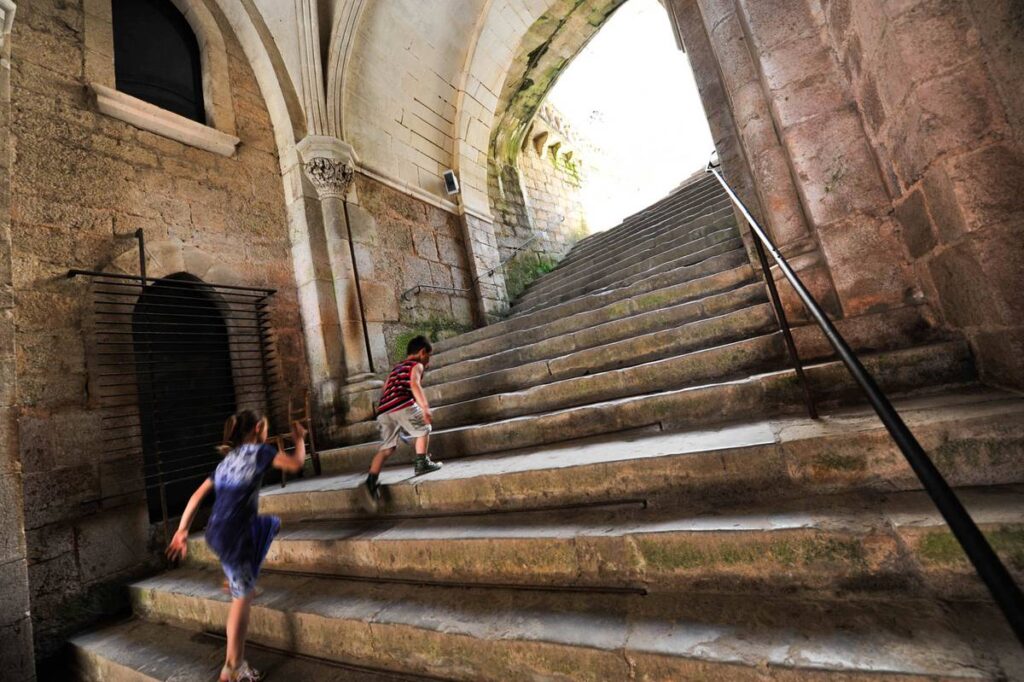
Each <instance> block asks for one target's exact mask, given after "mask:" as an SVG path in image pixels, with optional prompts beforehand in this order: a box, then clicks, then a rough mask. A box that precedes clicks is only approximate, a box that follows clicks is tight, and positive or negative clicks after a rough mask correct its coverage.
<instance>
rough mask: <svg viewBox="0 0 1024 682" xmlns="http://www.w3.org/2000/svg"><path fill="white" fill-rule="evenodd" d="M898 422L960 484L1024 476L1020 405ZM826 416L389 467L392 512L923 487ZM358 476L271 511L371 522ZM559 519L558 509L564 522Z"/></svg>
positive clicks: (880, 436)
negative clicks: (428, 467)
mask: <svg viewBox="0 0 1024 682" xmlns="http://www.w3.org/2000/svg"><path fill="white" fill-rule="evenodd" d="M894 404H895V406H896V408H897V410H898V411H899V413H900V415H901V416H902V417H903V418H904V420H905V421H906V422H907V424H908V426H909V427H910V429H911V431H913V433H914V435H915V436H916V437H917V439H918V440H919V441H920V442H921V445H922V447H924V449H925V451H926V452H928V453H929V455H930V456H931V457H932V459H933V460H934V461H935V463H936V466H937V467H938V468H939V470H940V471H941V472H942V473H943V475H944V476H946V477H947V479H948V480H949V481H950V483H951V484H952V485H955V486H963V487H967V486H989V485H1001V484H1014V483H1019V482H1022V481H1024V400H1022V399H1021V398H1020V397H1019V396H1017V395H1014V394H1010V393H1005V392H1000V391H992V390H989V389H984V390H958V391H950V392H947V393H943V394H940V395H931V396H919V397H910V398H904V399H900V400H896V401H895V403H894ZM823 414H824V416H823V417H822V418H821V419H819V420H811V419H809V418H808V417H806V416H781V417H775V418H759V419H754V420H751V419H750V418H749V416H747V417H746V419H745V420H743V421H737V422H732V423H728V424H721V425H715V424H697V425H696V426H694V427H693V430H688V431H680V430H670V429H667V428H662V427H661V426H660V425H659V424H654V425H651V426H649V427H647V428H638V429H634V430H632V431H619V432H617V433H614V434H609V435H605V436H600V437H596V438H588V439H580V440H574V441H565V442H561V443H554V444H551V445H544V446H539V447H533V448H525V449H521V450H509V449H505V450H499V451H498V452H496V453H492V454H488V455H481V456H476V457H467V458H462V459H452V460H450V461H447V462H446V464H445V466H444V468H443V469H441V470H440V471H438V472H436V473H433V474H430V475H429V476H422V477H413V476H412V471H411V470H410V468H409V467H408V466H401V465H400V466H391V467H389V468H387V469H385V470H384V472H383V474H382V475H381V482H382V483H383V484H384V485H385V486H386V491H387V502H386V504H385V505H384V506H383V507H382V509H381V510H380V512H379V515H382V516H384V517H409V516H439V515H452V514H481V513H488V512H520V511H528V510H553V509H562V510H565V509H568V508H571V507H580V506H592V505H625V506H626V507H628V506H630V505H637V504H641V505H644V506H646V507H649V508H651V509H675V510H686V511H689V512H692V513H694V514H708V513H718V512H720V511H721V510H723V509H727V508H737V507H738V508H741V509H742V508H743V506H749V505H754V504H759V503H765V504H768V503H771V504H778V503H779V502H780V501H781V500H784V499H806V498H811V497H814V496H819V495H848V494H854V493H889V492H893V491H905V490H919V489H920V487H921V486H920V483H919V481H918V480H917V477H916V476H915V475H914V473H913V471H912V470H911V469H910V467H909V466H908V465H907V463H906V461H905V459H904V457H903V454H902V453H901V452H900V451H899V449H898V448H897V447H896V446H895V444H894V443H893V441H892V439H891V438H890V437H889V435H888V433H887V432H886V430H885V428H884V427H883V426H882V424H881V422H879V420H878V418H877V416H876V415H875V414H874V412H873V411H872V410H871V409H870V408H868V407H866V406H857V407H847V408H843V409H829V410H828V411H827V412H824V413H823ZM351 471H354V473H348V474H335V475H327V476H322V477H309V478H306V479H303V480H298V481H295V482H292V483H289V484H288V486H287V487H286V488H266V489H265V490H264V491H263V494H262V497H261V502H260V504H261V510H262V511H263V512H264V513H270V514H278V515H280V516H282V517H284V518H286V519H291V520H297V519H306V518H309V519H312V518H321V519H324V518H326V519H336V518H341V517H359V516H361V515H363V514H364V513H365V512H364V509H363V502H362V497H361V495H360V491H359V489H358V486H359V485H360V484H362V482H363V480H364V479H365V477H366V474H365V468H362V467H360V468H359V469H352V470H351ZM562 513H564V511H563V512H559V515H561V514H562Z"/></svg>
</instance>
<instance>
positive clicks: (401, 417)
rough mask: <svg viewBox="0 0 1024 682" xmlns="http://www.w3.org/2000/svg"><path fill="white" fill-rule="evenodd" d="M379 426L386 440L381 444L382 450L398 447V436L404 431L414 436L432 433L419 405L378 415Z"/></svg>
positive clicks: (382, 437) (383, 439)
mask: <svg viewBox="0 0 1024 682" xmlns="http://www.w3.org/2000/svg"><path fill="white" fill-rule="evenodd" d="M377 427H378V428H380V439H381V440H382V441H384V443H383V444H382V445H381V446H380V447H381V449H382V450H383V449H387V448H395V447H398V438H399V436H401V435H402V432H403V431H404V432H405V433H406V434H408V435H409V436H412V437H413V438H419V437H420V436H426V435H427V434H428V433H430V424H428V423H426V422H425V421H423V410H421V409H420V406H419V405H410V406H409V407H403V408H402V409H400V410H395V411H394V412H385V413H384V414H379V415H377Z"/></svg>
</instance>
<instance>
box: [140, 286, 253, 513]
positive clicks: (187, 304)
mask: <svg viewBox="0 0 1024 682" xmlns="http://www.w3.org/2000/svg"><path fill="white" fill-rule="evenodd" d="M197 283H199V284H200V285H199V286H197ZM132 337H133V340H134V351H135V358H136V380H137V382H138V389H139V412H140V422H141V427H142V447H143V458H144V462H145V471H146V476H147V494H146V498H147V502H148V505H149V518H150V520H151V521H158V520H160V519H161V517H162V511H161V501H160V489H159V486H158V485H157V484H158V483H159V479H160V477H162V478H163V482H164V484H165V490H166V498H167V513H168V515H169V516H170V517H174V516H178V515H180V514H181V512H182V511H184V509H185V505H186V504H187V503H188V498H189V496H190V495H191V494H192V492H193V491H194V490H195V488H196V486H198V485H199V483H200V482H202V480H203V479H204V478H205V477H207V476H209V475H210V474H211V473H212V472H213V469H214V468H215V467H216V465H217V462H218V461H219V460H220V455H219V454H217V452H216V450H215V447H216V446H217V445H218V444H219V443H220V441H221V438H222V436H223V428H224V421H225V420H226V419H227V418H228V417H229V416H230V415H231V414H233V413H234V412H235V402H236V401H235V386H234V380H233V377H232V373H231V351H230V338H229V336H228V328H227V325H226V324H225V321H224V316H223V314H222V313H221V311H220V309H219V308H218V304H217V301H216V300H215V298H214V295H213V293H212V291H211V290H210V289H209V288H208V287H205V286H202V285H201V280H198V279H197V278H195V277H192V276H190V275H186V274H178V275H172V276H170V277H167V278H164V279H161V280H159V281H157V282H155V283H153V284H151V285H149V286H147V287H146V288H145V290H144V291H143V293H142V295H141V296H139V299H138V301H137V303H136V304H135V309H134V313H133V315H132Z"/></svg>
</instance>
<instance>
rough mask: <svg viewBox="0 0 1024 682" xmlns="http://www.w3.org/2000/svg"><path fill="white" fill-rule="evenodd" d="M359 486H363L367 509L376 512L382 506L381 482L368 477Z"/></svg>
mask: <svg viewBox="0 0 1024 682" xmlns="http://www.w3.org/2000/svg"><path fill="white" fill-rule="evenodd" d="M359 487H360V488H362V492H363V500H364V501H365V502H366V508H367V510H368V511H371V512H376V511H377V509H378V508H379V507H380V497H381V493H380V483H378V482H377V481H371V480H370V479H367V480H366V482H364V483H363V484H362V485H361V486H359Z"/></svg>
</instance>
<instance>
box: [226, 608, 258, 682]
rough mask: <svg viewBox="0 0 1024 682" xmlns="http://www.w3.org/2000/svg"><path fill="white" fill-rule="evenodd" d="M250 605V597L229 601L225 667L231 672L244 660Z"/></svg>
mask: <svg viewBox="0 0 1024 682" xmlns="http://www.w3.org/2000/svg"><path fill="white" fill-rule="evenodd" d="M251 604H252V595H249V596H246V597H242V598H241V599H232V600H231V610H230V611H228V625H227V635H228V648H227V665H228V667H230V668H231V669H232V670H234V669H235V668H237V667H238V666H239V665H240V664H241V662H242V660H243V659H245V635H246V633H247V632H248V631H249V606H250V605H251ZM222 679H223V678H222Z"/></svg>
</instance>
